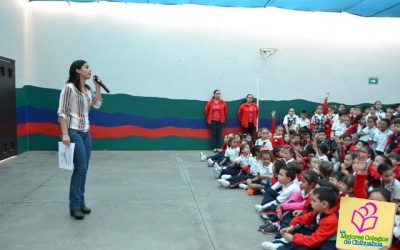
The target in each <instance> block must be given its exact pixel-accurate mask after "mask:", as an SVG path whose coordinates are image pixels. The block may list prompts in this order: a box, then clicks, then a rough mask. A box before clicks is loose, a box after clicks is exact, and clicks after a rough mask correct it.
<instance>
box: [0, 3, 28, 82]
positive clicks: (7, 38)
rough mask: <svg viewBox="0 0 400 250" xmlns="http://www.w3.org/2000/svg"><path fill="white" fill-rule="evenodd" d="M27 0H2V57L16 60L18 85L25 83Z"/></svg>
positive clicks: (0, 54)
mask: <svg viewBox="0 0 400 250" xmlns="http://www.w3.org/2000/svg"><path fill="white" fill-rule="evenodd" d="M26 3H27V0H13V1H10V0H0V24H1V27H0V56H3V57H7V58H10V59H14V60H15V67H16V68H15V71H16V75H15V76H16V83H17V84H21V83H23V82H24V80H23V76H24V75H25V72H24V48H25V47H26V46H25V40H24V36H25V35H24V34H25V30H24V27H25V25H24V23H25V21H26V20H25V17H26V16H25V5H26Z"/></svg>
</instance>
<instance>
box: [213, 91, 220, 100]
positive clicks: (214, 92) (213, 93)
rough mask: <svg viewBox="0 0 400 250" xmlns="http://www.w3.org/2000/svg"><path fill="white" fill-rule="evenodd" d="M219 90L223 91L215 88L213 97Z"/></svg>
mask: <svg viewBox="0 0 400 250" xmlns="http://www.w3.org/2000/svg"><path fill="white" fill-rule="evenodd" d="M218 91H219V92H221V90H219V89H216V90H214V92H213V96H212V98H214V95H215V93H217V92H218Z"/></svg>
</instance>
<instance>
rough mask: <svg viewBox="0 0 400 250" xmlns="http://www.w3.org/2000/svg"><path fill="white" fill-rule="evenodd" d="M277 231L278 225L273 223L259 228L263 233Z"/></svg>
mask: <svg viewBox="0 0 400 250" xmlns="http://www.w3.org/2000/svg"><path fill="white" fill-rule="evenodd" d="M278 231H279V226H278V225H276V224H275V223H271V224H270V225H269V226H267V227H266V228H263V229H261V232H263V233H265V234H275V233H277V232H278Z"/></svg>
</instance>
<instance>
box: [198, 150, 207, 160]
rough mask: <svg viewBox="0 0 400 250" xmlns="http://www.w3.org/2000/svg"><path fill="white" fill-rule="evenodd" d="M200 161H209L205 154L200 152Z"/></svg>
mask: <svg viewBox="0 0 400 250" xmlns="http://www.w3.org/2000/svg"><path fill="white" fill-rule="evenodd" d="M200 160H201V161H206V160H207V156H206V155H205V154H204V153H203V152H200Z"/></svg>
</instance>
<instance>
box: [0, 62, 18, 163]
mask: <svg viewBox="0 0 400 250" xmlns="http://www.w3.org/2000/svg"><path fill="white" fill-rule="evenodd" d="M16 109H17V107H16V91H15V61H14V60H12V59H8V58H5V57H1V56H0V160H4V159H6V158H8V157H11V156H14V155H16V154H17V117H16V114H17V112H16Z"/></svg>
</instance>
